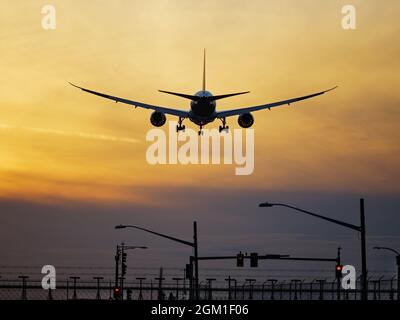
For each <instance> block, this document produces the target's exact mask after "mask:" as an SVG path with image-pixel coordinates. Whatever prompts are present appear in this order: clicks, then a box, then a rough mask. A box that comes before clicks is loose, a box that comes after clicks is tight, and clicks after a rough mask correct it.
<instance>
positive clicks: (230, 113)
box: [216, 86, 337, 118]
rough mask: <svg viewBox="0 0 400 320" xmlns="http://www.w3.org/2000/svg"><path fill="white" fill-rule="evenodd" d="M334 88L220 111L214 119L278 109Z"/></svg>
mask: <svg viewBox="0 0 400 320" xmlns="http://www.w3.org/2000/svg"><path fill="white" fill-rule="evenodd" d="M336 88H337V86H336V87H333V88H331V89H328V90H325V91H321V92H317V93H313V94H309V95H306V96H302V97H298V98H293V99H288V100H282V101H278V102H272V103H267V104H262V105H259V106H253V107H246V108H240V109H233V110H226V111H220V112H217V114H216V117H217V118H225V117H231V116H235V115H240V114H243V113H248V112H253V111H258V110H263V109H271V108H275V107H279V106H282V105H285V104H287V105H290V104H291V103H294V102H297V101H301V100H306V99H310V98H313V97H316V96H319V95H321V94H324V93H325V92H328V91H331V90H333V89H336Z"/></svg>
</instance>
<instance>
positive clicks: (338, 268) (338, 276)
mask: <svg viewBox="0 0 400 320" xmlns="http://www.w3.org/2000/svg"><path fill="white" fill-rule="evenodd" d="M342 270H343V265H341V264H337V265H336V267H335V276H336V279H341V278H342Z"/></svg>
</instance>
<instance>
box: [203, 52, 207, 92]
mask: <svg viewBox="0 0 400 320" xmlns="http://www.w3.org/2000/svg"><path fill="white" fill-rule="evenodd" d="M205 90H206V49H204V56H203V91H205Z"/></svg>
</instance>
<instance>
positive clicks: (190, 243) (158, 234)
mask: <svg viewBox="0 0 400 320" xmlns="http://www.w3.org/2000/svg"><path fill="white" fill-rule="evenodd" d="M117 227H119V228H134V229H139V230H142V231H146V232H148V233H152V234H155V235H157V236H159V237H162V238H166V239H170V240H172V241H175V242H179V243H182V244H185V245H187V246H190V247H194V244H193V243H192V242H189V241H186V240H181V239H178V238H174V237H171V236H168V235H166V234H162V233H159V232H155V231H151V230H149V229H145V228H141V227H137V226H133V225H124V226H117Z"/></svg>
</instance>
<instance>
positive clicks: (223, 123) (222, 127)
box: [219, 118, 229, 133]
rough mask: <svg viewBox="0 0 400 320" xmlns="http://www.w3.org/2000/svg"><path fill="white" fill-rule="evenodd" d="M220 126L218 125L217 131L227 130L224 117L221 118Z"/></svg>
mask: <svg viewBox="0 0 400 320" xmlns="http://www.w3.org/2000/svg"><path fill="white" fill-rule="evenodd" d="M221 121H222V126H219V132H220V133H221V132H222V131H226V132H229V126H227V125H226V119H225V118H222V119H221Z"/></svg>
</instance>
